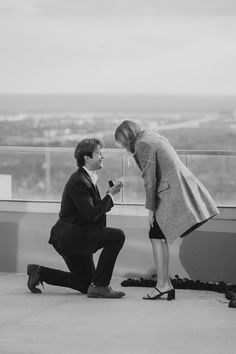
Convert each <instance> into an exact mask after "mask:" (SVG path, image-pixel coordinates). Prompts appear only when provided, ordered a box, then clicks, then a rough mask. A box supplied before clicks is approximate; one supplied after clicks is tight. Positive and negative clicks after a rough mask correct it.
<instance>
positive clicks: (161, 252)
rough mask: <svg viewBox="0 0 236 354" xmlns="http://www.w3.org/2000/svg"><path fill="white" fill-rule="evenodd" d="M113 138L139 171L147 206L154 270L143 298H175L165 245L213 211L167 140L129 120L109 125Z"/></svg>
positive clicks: (198, 185) (207, 194)
mask: <svg viewBox="0 0 236 354" xmlns="http://www.w3.org/2000/svg"><path fill="white" fill-rule="evenodd" d="M115 140H116V142H117V144H118V145H119V146H121V147H123V148H125V149H126V150H127V151H128V152H129V153H131V154H132V155H133V157H134V159H135V161H136V163H137V165H138V166H139V168H140V170H141V171H142V178H143V181H144V188H145V193H146V203H145V207H146V209H148V210H149V224H150V230H149V238H150V239H151V243H152V250H153V257H154V262H155V267H156V273H157V283H156V287H155V288H154V289H153V290H152V291H151V292H150V294H148V295H147V296H146V297H144V299H147V300H156V299H159V298H160V297H161V296H163V295H167V299H168V300H172V299H174V298H175V290H174V289H173V287H172V284H171V281H170V275H169V248H168V244H170V243H172V242H173V241H174V240H176V239H177V238H178V237H183V236H185V235H187V234H189V233H190V232H192V231H193V230H195V229H196V228H198V227H199V226H200V225H202V224H203V223H205V222H206V221H208V220H209V219H210V218H212V217H214V216H215V215H217V214H219V211H218V209H217V207H216V205H215V203H214V201H213V200H212V198H211V196H210V194H209V193H208V191H207V190H206V188H205V187H204V186H203V185H202V183H201V182H200V181H199V180H198V179H197V178H196V177H195V176H194V175H193V174H192V173H191V172H190V171H189V169H188V168H187V167H186V166H185V165H184V164H183V163H182V161H181V160H180V158H179V156H178V155H177V153H176V151H175V150H174V148H173V147H172V146H171V144H170V143H169V141H168V140H167V139H166V138H165V137H163V136H161V135H159V134H158V133H156V132H152V131H149V130H141V128H140V126H139V125H138V124H137V123H136V122H134V121H131V120H125V121H123V122H122V123H121V124H120V125H119V126H118V128H117V129H116V131H115Z"/></svg>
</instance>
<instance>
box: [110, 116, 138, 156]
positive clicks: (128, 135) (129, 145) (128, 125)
mask: <svg viewBox="0 0 236 354" xmlns="http://www.w3.org/2000/svg"><path fill="white" fill-rule="evenodd" d="M140 132H141V128H140V126H139V125H138V124H137V123H135V122H134V121H133V120H124V121H123V122H122V123H121V124H120V125H119V126H118V128H117V129H116V131H115V140H116V142H117V143H118V144H120V145H121V146H122V147H124V148H125V149H126V150H127V151H129V152H131V153H134V150H135V139H136V136H137V134H138V133H140Z"/></svg>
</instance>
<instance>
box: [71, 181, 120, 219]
mask: <svg viewBox="0 0 236 354" xmlns="http://www.w3.org/2000/svg"><path fill="white" fill-rule="evenodd" d="M71 198H72V201H73V203H74V205H75V206H76V209H77V210H78V212H79V213H80V214H81V215H82V216H83V218H84V219H85V220H87V221H88V222H91V223H93V222H96V221H97V220H99V219H100V218H101V217H102V216H103V215H105V214H106V213H107V212H108V211H109V210H111V208H112V207H113V205H114V204H113V201H112V198H111V197H110V196H109V195H108V194H107V195H106V196H105V197H104V198H103V199H102V200H99V201H97V202H96V204H94V200H93V196H92V193H91V191H90V188H89V187H88V186H87V185H86V184H85V183H76V185H74V186H73V190H71Z"/></svg>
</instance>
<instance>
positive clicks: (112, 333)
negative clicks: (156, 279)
mask: <svg viewBox="0 0 236 354" xmlns="http://www.w3.org/2000/svg"><path fill="white" fill-rule="evenodd" d="M26 280H27V277H26V275H25V274H21V273H11V274H10V273H0V354H5V353H22V354H29V353H30V354H38V353H47V354H48V353H49V354H54V353H55V354H56V353H57V354H58V353H65V354H66V353H68V354H73V353H76V354H77V353H79V354H80V353H81V354H90V353H92V354H94V353H101V354H108V353H109V354H113V353H115V354H116V353H122V354H123V353H124V354H126V353H127V354H132V353H135V354H139V353H140V354H149V353H150V354H157V353H160V354H165V353H168V354H172V353H181V354H183V353H184V354H185V353H186V354H193V353H194V354H195V353H196V354H204V353H208V354H209V353H212V354H213V353H214V354H217V353H220V354H233V353H234V354H235V353H236V310H235V309H232V308H229V307H228V301H227V300H226V299H225V297H224V294H219V293H215V292H207V291H196V290H177V291H176V300H174V301H166V300H164V299H163V300H158V301H145V300H142V296H143V295H146V293H147V292H148V290H150V289H148V288H133V287H127V288H122V287H121V286H120V282H121V280H122V279H115V280H113V281H112V287H113V288H114V289H121V288H122V290H124V291H125V292H126V294H127V295H126V296H125V297H124V298H122V299H118V300H110V299H89V298H87V297H86V295H81V294H79V293H76V292H75V291H73V290H70V289H66V288H59V287H52V286H49V285H47V284H45V291H44V293H43V294H41V295H35V294H31V293H29V292H28V290H27V288H26Z"/></svg>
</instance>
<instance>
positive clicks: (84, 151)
mask: <svg viewBox="0 0 236 354" xmlns="http://www.w3.org/2000/svg"><path fill="white" fill-rule="evenodd" d="M98 146H99V147H100V148H102V147H103V142H102V141H101V140H99V139H97V138H87V139H83V140H81V141H80V142H79V143H78V145H77V146H76V148H75V152H74V157H75V159H76V164H77V166H78V167H81V166H84V164H85V160H84V156H85V155H86V156H89V157H91V158H92V157H93V152H94V151H95V150H96V148H97V147H98Z"/></svg>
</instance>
